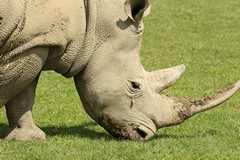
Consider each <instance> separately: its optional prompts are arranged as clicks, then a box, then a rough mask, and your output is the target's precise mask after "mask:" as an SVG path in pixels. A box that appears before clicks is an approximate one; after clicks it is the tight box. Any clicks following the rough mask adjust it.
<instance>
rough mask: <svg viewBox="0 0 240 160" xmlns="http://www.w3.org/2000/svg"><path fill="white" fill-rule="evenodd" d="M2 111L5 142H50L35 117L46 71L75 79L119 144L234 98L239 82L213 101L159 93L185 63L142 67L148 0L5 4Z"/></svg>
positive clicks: (1, 18) (0, 22) (89, 108)
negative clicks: (150, 68)
mask: <svg viewBox="0 0 240 160" xmlns="http://www.w3.org/2000/svg"><path fill="white" fill-rule="evenodd" d="M0 4H1V5H0V107H2V106H5V107H6V112H7V118H8V122H9V129H8V130H7V131H6V139H13V140H34V139H45V136H46V135H45V133H44V132H43V131H42V130H41V129H40V128H38V127H37V126H36V125H35V124H34V122H33V119H32V106H33V104H34V98H35V90H36V86H37V83H38V78H39V75H40V73H41V71H44V70H54V71H56V72H57V73H59V74H62V75H63V76H65V77H73V78H74V82H75V86H76V88H77V91H78V94H79V96H80V99H81V101H82V103H83V107H84V109H85V111H86V112H87V113H88V114H89V115H90V117H92V118H93V119H94V120H95V121H96V122H97V123H98V124H99V125H100V126H102V127H103V128H104V129H106V131H108V132H109V133H110V134H111V135H113V136H114V137H117V138H123V139H130V140H149V139H151V138H153V137H154V136H155V134H156V132H157V130H158V129H160V128H162V127H167V126H172V125H177V124H180V123H182V122H183V121H185V120H186V119H188V118H190V117H192V116H193V115H195V114H196V113H199V112H202V111H205V110H208V109H210V108H213V107H215V106H217V105H218V104H220V103H222V102H224V101H225V100H227V99H228V98H230V97H231V96H232V95H233V94H234V93H235V92H237V91H238V90H239V88H240V81H238V82H237V83H235V85H233V86H232V87H231V88H228V89H226V90H225V91H223V92H219V93H217V94H216V95H215V96H213V97H205V98H203V99H195V100H194V99H190V98H185V97H171V96H169V95H165V94H160V92H161V91H163V90H164V89H166V88H168V87H170V86H171V85H173V84H174V83H175V82H176V81H177V80H178V79H179V78H180V76H181V74H182V73H183V71H184V70H185V66H184V65H179V66H176V67H171V68H167V69H161V70H157V71H152V72H147V71H145V70H144V69H143V67H142V65H141V63H140V54H139V53H140V46H141V38H142V34H143V28H144V27H143V22H142V19H143V18H144V17H146V16H147V15H148V14H149V13H150V10H151V5H150V2H149V0H68V1H58V0H38V1H35V0H21V1H20V0H0Z"/></svg>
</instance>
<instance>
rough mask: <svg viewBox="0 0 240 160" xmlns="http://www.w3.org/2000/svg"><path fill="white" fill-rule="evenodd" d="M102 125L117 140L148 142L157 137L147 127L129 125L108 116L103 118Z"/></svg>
mask: <svg viewBox="0 0 240 160" xmlns="http://www.w3.org/2000/svg"><path fill="white" fill-rule="evenodd" d="M100 125H101V126H102V127H103V128H104V129H105V130H106V131H107V132H108V133H109V134H111V135H112V136H114V137H115V138H117V139H128V140H135V141H146V140H149V139H151V138H153V137H154V136H155V132H154V131H153V130H152V129H151V128H149V127H147V126H145V125H139V124H129V123H128V122H126V121H124V120H116V119H114V118H112V117H111V118H110V117H109V116H106V115H104V116H102V117H101V121H100Z"/></svg>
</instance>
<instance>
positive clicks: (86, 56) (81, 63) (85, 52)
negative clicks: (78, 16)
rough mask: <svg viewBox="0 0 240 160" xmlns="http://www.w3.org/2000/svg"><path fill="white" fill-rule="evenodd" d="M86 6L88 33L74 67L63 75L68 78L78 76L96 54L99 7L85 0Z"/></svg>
mask: <svg viewBox="0 0 240 160" xmlns="http://www.w3.org/2000/svg"><path fill="white" fill-rule="evenodd" d="M84 6H85V16H86V31H85V35H84V41H83V42H82V43H81V47H80V51H79V52H78V54H77V56H76V58H75V60H74V62H73V65H72V66H71V68H70V69H69V70H68V72H66V73H64V74H63V75H64V76H66V77H73V76H75V75H77V74H78V73H79V72H80V71H81V70H83V68H84V67H85V66H86V65H87V63H88V62H89V60H90V58H91V56H92V54H93V52H94V48H95V44H96V38H95V30H96V19H97V6H96V3H95V0H91V1H89V0H84ZM80 38H81V37H80ZM76 45H79V44H76Z"/></svg>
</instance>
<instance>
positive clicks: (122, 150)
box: [0, 0, 240, 160]
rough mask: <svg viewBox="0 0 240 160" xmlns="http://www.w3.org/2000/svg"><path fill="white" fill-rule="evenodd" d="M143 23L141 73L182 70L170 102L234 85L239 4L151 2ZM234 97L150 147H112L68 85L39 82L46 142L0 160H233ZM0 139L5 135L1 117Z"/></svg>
mask: <svg viewBox="0 0 240 160" xmlns="http://www.w3.org/2000/svg"><path fill="white" fill-rule="evenodd" d="M152 4H153V10H152V14H151V15H150V16H149V17H148V18H146V19H145V33H144V38H143V45H142V57H141V58H142V63H143V65H144V67H145V68H146V69H147V70H155V69H160V68H166V67H170V66H174V65H178V64H182V63H183V64H185V65H186V66H187V70H186V72H185V74H184V76H183V77H182V79H181V80H180V81H179V83H177V84H176V85H175V86H173V87H171V88H170V89H168V90H167V91H166V92H170V93H171V94H172V95H175V96H177V95H178V96H191V97H199V96H201V95H203V94H205V93H207V94H212V93H213V92H215V91H217V90H218V89H221V88H224V87H227V86H229V85H231V84H232V83H234V82H235V81H237V80H239V79H240V76H239V75H240V0H208V1H207V0H191V1H190V0H152ZM239 96H240V95H239V93H238V94H237V95H236V96H235V97H233V98H232V99H231V100H229V101H227V102H226V103H224V104H222V105H221V106H220V107H219V108H217V109H213V110H211V111H208V112H205V113H201V114H199V115H197V116H195V117H193V118H191V119H190V120H188V121H186V122H185V123H183V124H182V125H180V126H174V127H169V128H164V129H161V130H159V131H158V134H157V137H156V138H155V139H153V140H151V141H148V142H133V141H118V140H116V139H113V138H112V137H111V136H110V135H109V134H107V132H106V131H105V130H104V129H102V128H101V127H99V126H98V125H96V123H94V122H93V120H91V118H89V117H88V115H87V114H86V113H85V112H84V110H83V108H82V105H81V102H80V100H79V98H78V95H77V92H76V91H75V88H74V85H73V82H72V80H71V79H65V78H63V77H61V76H60V75H57V74H56V73H54V72H45V73H43V74H42V76H41V79H40V82H39V85H38V89H37V97H36V103H35V106H34V115H33V116H34V120H35V123H36V124H37V125H38V126H40V127H41V128H42V129H43V130H44V131H45V132H46V134H47V139H46V140H44V141H33V142H15V141H5V140H3V139H1V140H0V141H1V142H0V159H9V160H11V159H14V160H15V159H44V160H46V159H68V160H70V159H81V160H84V159H111V160H112V159H153V160H154V159H167V160H169V159H184V160H185V159H204V160H205V159H239V157H240V118H239V117H240V98H239ZM0 128H1V130H0V136H1V138H3V135H4V130H6V129H7V120H6V116H5V110H4V109H1V110H0Z"/></svg>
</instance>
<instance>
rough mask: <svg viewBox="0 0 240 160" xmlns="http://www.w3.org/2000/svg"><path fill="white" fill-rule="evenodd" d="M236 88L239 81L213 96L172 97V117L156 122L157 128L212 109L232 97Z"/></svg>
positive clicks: (178, 122) (238, 86) (238, 88)
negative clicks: (163, 121) (162, 121)
mask: <svg viewBox="0 0 240 160" xmlns="http://www.w3.org/2000/svg"><path fill="white" fill-rule="evenodd" d="M238 90H240V81H238V82H237V83H236V84H235V85H233V86H232V87H230V88H228V89H226V90H224V91H221V92H218V93H216V94H215V95H214V96H212V97H209V96H205V97H204V98H201V99H190V98H186V97H181V98H172V97H170V99H172V100H174V103H175V105H174V106H173V112H174V114H172V115H173V117H171V118H170V119H169V120H168V121H166V122H165V123H158V126H157V128H162V127H167V126H172V125H178V124H181V123H182V122H184V121H185V120H186V119H188V118H190V117H192V116H193V115H195V114H197V113H200V112H203V111H206V110H209V109H212V108H214V107H216V106H218V105H220V104H221V103H223V102H225V101H226V100H228V99H229V98H230V97H232V96H233V95H234V94H235V93H236V92H237V91H238Z"/></svg>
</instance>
